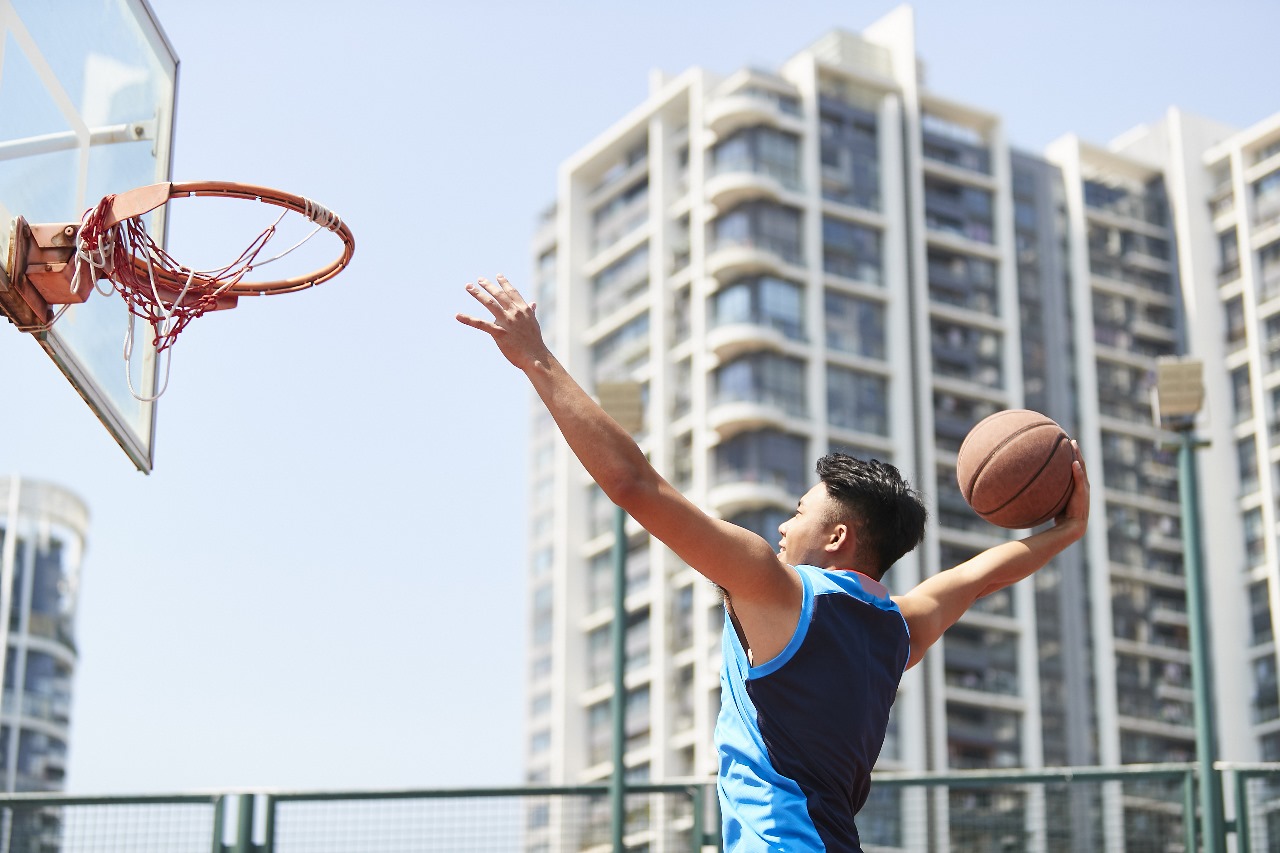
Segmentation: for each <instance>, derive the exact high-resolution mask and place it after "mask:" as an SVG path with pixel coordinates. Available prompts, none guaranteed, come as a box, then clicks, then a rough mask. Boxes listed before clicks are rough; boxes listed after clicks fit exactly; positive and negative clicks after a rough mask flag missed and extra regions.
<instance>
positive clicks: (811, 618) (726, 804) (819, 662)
mask: <svg viewBox="0 0 1280 853" xmlns="http://www.w3.org/2000/svg"><path fill="white" fill-rule="evenodd" d="M795 570H796V572H797V573H798V574H799V575H800V580H801V582H802V584H803V587H804V600H803V604H802V606H801V611H800V621H799V623H798V624H797V625H796V630H795V634H793V635H792V637H791V640H790V642H788V643H787V647H786V648H785V649H783V650H782V653H781V654H779V655H778V656H777V657H775V658H774V659H773V660H770V661H766V662H764V663H762V664H760V665H759V666H754V667H753V666H751V665H750V664H749V662H748V659H747V654H746V651H745V649H744V648H743V646H742V641H741V640H740V639H739V638H738V633H737V631H736V630H735V629H734V627H733V624H732V622H731V620H730V619H729V618H728V616H727V614H726V618H725V627H724V639H723V652H724V664H723V667H722V668H721V671H720V687H721V701H720V716H719V719H718V720H717V721H716V748H717V750H718V751H719V755H720V774H719V780H718V786H719V792H720V808H721V812H722V815H723V820H724V846H725V850H727V851H736V853H748V851H749V853H755V851H788V853H795V851H819V850H826V851H832V853H859V851H861V849H862V848H861V846H860V844H859V840H858V830H857V827H856V826H855V825H854V820H853V818H854V815H855V814H857V812H858V810H859V809H861V808H862V806H863V804H864V803H865V802H866V801H867V794H868V792H869V791H870V788H871V768H872V767H873V766H874V765H875V763H876V758H877V757H878V756H879V755H880V747H881V746H883V744H884V735H885V729H886V728H887V726H888V721H889V709H890V708H891V707H892V706H893V700H894V697H895V696H896V695H897V692H898V682H899V681H900V680H901V678H902V673H903V671H904V670H905V669H906V665H907V657H908V655H909V653H910V637H909V636H908V633H907V624H906V620H904V619H903V617H902V614H901V612H899V610H898V606H897V605H896V604H894V603H893V601H892V600H890V598H889V593H888V590H886V589H885V588H884V587H883V586H882V585H881V584H880V583H879V582H877V581H875V580H872V579H871V578H869V577H867V576H865V575H860V574H857V573H855V572H836V571H823V570H822V569H817V568H814V567H812V566H796V567H795Z"/></svg>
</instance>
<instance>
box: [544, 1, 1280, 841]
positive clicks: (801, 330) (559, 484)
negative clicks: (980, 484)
mask: <svg viewBox="0 0 1280 853" xmlns="http://www.w3.org/2000/svg"><path fill="white" fill-rule="evenodd" d="M922 74H923V72H922V67H921V65H920V63H919V61H918V58H917V55H916V50H915V38H914V19H913V15H912V12H911V10H910V9H909V8H906V7H903V8H900V9H898V10H896V11H895V12H893V13H891V14H890V15H889V16H887V17H885V18H884V19H882V20H881V21H879V22H877V23H876V24H875V25H873V26H872V27H870V28H868V29H867V30H866V31H865V32H863V33H862V34H860V35H855V34H851V33H846V32H833V33H830V34H828V35H827V36H824V37H823V38H822V39H820V40H819V41H818V42H816V43H815V44H813V45H812V46H810V47H809V48H807V49H805V50H803V51H801V52H800V53H798V54H797V55H796V56H794V57H793V58H792V59H791V60H789V61H788V62H787V63H785V64H784V65H783V66H782V68H780V69H778V70H776V71H763V70H753V69H747V70H743V71H739V72H737V73H735V74H732V75H729V76H727V77H718V76H716V75H712V74H710V73H708V72H705V71H702V70H700V69H693V70H690V71H687V72H685V73H683V74H681V75H679V76H677V77H674V78H663V77H661V76H655V78H654V79H653V80H652V81H651V83H652V84H651V93H650V96H649V98H648V99H647V100H646V101H645V102H644V103H643V104H641V105H640V106H639V107H637V108H636V109H634V110H633V111H632V112H631V113H630V114H628V115H627V116H625V117H624V118H623V119H622V120H621V121H619V122H618V123H616V124H615V125H614V126H613V127H611V128H609V129H608V130H607V131H605V132H604V133H603V134H602V135H601V136H599V137H598V138H597V139H596V140H594V141H593V142H592V143H591V144H589V145H588V146H586V147H585V148H583V149H582V150H581V151H579V152H578V153H577V154H576V155H574V156H573V157H571V158H570V159H569V160H568V161H567V162H566V163H565V164H563V166H562V168H561V171H560V176H559V187H558V196H557V199H556V204H555V206H554V208H553V209H552V210H551V211H550V212H549V213H548V214H547V216H546V218H545V219H544V222H543V223H542V227H541V229H540V231H539V234H538V236H537V238H536V240H535V247H534V249H535V257H536V272H535V278H536V280H535V281H534V282H533V285H532V287H531V288H530V289H531V290H533V292H535V293H536V298H537V301H538V305H539V315H540V316H541V318H542V321H543V324H544V329H545V331H546V333H547V338H548V342H549V343H550V345H551V347H552V349H553V350H554V351H555V352H556V353H557V354H558V356H559V357H560V358H561V360H562V361H563V362H564V363H565V365H566V366H567V368H568V369H569V371H570V372H571V373H572V374H573V375H574V376H575V377H577V378H578V379H579V381H581V382H582V383H583V385H584V386H585V387H587V388H588V390H590V389H591V388H592V387H594V386H595V385H596V384H597V383H600V382H605V381H612V380H618V379H630V380H635V381H638V382H640V383H642V385H643V388H644V397H645V406H646V417H645V428H644V431H643V432H642V433H641V434H640V435H639V436H637V438H638V440H639V442H640V444H641V446H642V448H643V449H644V450H645V451H646V452H647V453H648V455H649V457H650V459H651V460H652V462H653V463H654V465H655V466H656V467H657V468H658V469H659V470H660V471H661V472H662V473H663V474H664V475H665V476H666V477H667V478H668V479H669V480H670V481H671V482H672V483H674V484H675V485H676V486H677V487H678V488H680V489H681V490H682V491H684V492H685V493H686V494H687V495H689V496H690V498H691V499H693V500H694V501H695V502H696V503H698V504H699V505H700V506H702V507H704V508H706V509H707V510H708V511H710V512H712V513H715V514H717V515H719V516H721V517H723V518H726V519H729V520H731V521H734V522H736V523H739V524H741V525H743V526H745V527H748V528H750V529H753V530H756V531H757V532H759V533H760V534H761V535H763V536H765V537H766V538H767V539H768V540H769V541H771V542H776V540H777V530H776V528H777V525H778V523H779V522H781V521H782V520H784V519H785V518H787V517H788V516H789V515H790V513H791V511H792V509H793V507H794V505H795V502H796V500H797V499H798V497H799V495H801V494H803V492H804V491H805V490H806V489H807V488H808V487H809V486H810V485H812V482H813V481H814V475H813V465H814V462H815V460H816V459H817V458H818V457H819V456H821V455H822V454H824V453H826V452H828V451H830V450H840V451H845V452H850V453H853V454H855V455H859V456H864V457H866V456H872V457H876V458H879V459H882V460H886V461H889V462H892V463H893V464H895V465H897V466H898V467H899V468H900V469H901V470H902V471H903V473H904V475H905V476H906V477H907V478H908V479H909V480H910V481H911V482H912V483H913V484H914V485H915V486H916V487H917V488H918V489H919V490H921V491H922V492H923V493H924V495H925V498H926V503H927V506H928V508H929V511H930V516H931V519H932V523H931V526H930V528H929V532H928V534H927V536H926V541H925V543H924V544H923V545H922V546H921V548H919V549H917V551H916V552H915V553H913V554H911V555H908V556H907V557H905V558H904V559H903V560H902V561H900V562H899V563H898V564H897V565H896V566H895V567H894V568H893V570H892V571H891V572H890V573H889V574H888V575H887V576H886V582H887V583H888V585H889V586H890V588H891V589H894V590H898V591H905V590H907V589H909V588H910V587H912V586H913V585H914V584H915V583H917V582H918V581H919V580H920V579H922V578H924V577H927V576H929V575H932V574H934V573H936V572H938V571H941V570H943V569H945V568H949V567H950V566H953V565H955V564H957V563H959V562H962V561H963V560H965V559H967V558H968V557H969V556H971V555H973V554H974V553H976V552H978V551H980V550H983V549H985V548H987V547H990V546H992V545H995V544H998V543H999V542H1001V541H1003V540H1004V539H1005V538H1006V535H1007V534H1006V533H1005V531H1002V530H999V529H997V528H994V527H992V526H990V525H988V524H986V523H985V522H982V521H981V520H980V519H978V518H977V517H976V516H975V515H974V514H973V513H972V511H970V510H969V509H968V507H967V506H966V505H965V504H964V502H963V500H962V499H961V498H960V494H959V490H958V488H957V487H956V484H955V462H956V451H957V450H958V448H959V445H960V442H961V440H962V439H963V437H964V435H965V434H966V432H967V431H968V429H969V428H970V427H971V426H972V425H973V424H975V423H977V421H979V420H981V419H982V418H983V417H985V416H986V415H988V414H991V413H993V412H995V411H998V410H1001V409H1007V408H1020V407H1028V408H1034V409H1037V410H1040V411H1044V412H1045V413H1047V414H1049V415H1050V416H1052V417H1054V418H1055V419H1056V420H1058V421H1059V422H1060V423H1061V424H1063V426H1064V427H1066V428H1067V430H1068V431H1069V432H1071V433H1072V434H1073V435H1075V436H1077V437H1078V438H1079V439H1080V442H1081V445H1082V447H1083V448H1084V449H1085V451H1086V452H1087V453H1088V454H1089V460H1090V462H1091V463H1092V466H1093V467H1092V469H1091V473H1092V480H1093V494H1094V500H1093V507H1092V512H1093V517H1092V520H1091V530H1090V534H1089V537H1088V538H1087V539H1086V541H1085V542H1083V543H1081V545H1079V546H1076V547H1074V548H1072V549H1069V551H1068V552H1067V553H1065V554H1064V555H1062V556H1061V557H1060V558H1058V559H1057V560H1055V561H1054V562H1053V563H1052V564H1051V565H1050V566H1049V567H1047V568H1046V569H1045V570H1043V571H1042V572H1040V573H1039V574H1038V575H1037V576H1036V578H1035V580H1034V581H1031V582H1026V583H1022V584H1018V585H1016V586H1014V587H1012V588H1009V589H1007V590H1004V591H1001V592H1000V593H998V594H996V595H993V596H991V597H989V598H987V599H984V600H982V601H981V602H980V603H979V605H978V606H977V607H975V608H974V610H973V611H972V612H971V613H969V614H967V615H966V616H965V617H964V618H963V619H962V620H961V621H960V623H958V624H957V625H956V626H955V627H954V628H953V629H952V630H951V631H949V632H948V633H947V634H946V636H945V637H944V639H943V640H942V641H941V642H940V643H939V645H938V646H937V647H936V648H935V649H934V650H932V651H931V652H930V654H929V656H928V657H927V658H926V660H925V662H924V663H923V664H921V665H920V666H917V667H916V668H914V669H913V670H911V671H910V672H909V673H907V675H906V677H905V678H904V680H903V683H902V687H901V690H900V692H899V695H898V700H897V703H896V705H895V709H894V716H893V721H892V724H891V727H890V730H889V732H888V737H887V739H886V742H885V746H884V750H883V752H882V754H881V758H880V763H879V765H878V766H879V768H881V769H894V770H905V771H926V770H929V771H942V770H948V769H968V768H1013V767H1025V768H1038V767H1046V766H1060V765H1068V764H1071V765H1092V764H1104V765H1113V764H1120V763H1144V762H1155V761H1180V760H1189V759H1190V758H1191V757H1192V756H1193V755H1194V731H1193V727H1192V715H1191V707H1192V706H1191V697H1192V694H1191V688H1190V673H1189V664H1190V653H1189V650H1188V641H1187V618H1186V605H1185V584H1184V582H1183V574H1182V553H1181V547H1182V546H1181V539H1180V533H1179V507H1178V487H1177V478H1176V465H1175V454H1174V452H1173V451H1172V450H1169V449H1165V448H1164V446H1163V445H1162V437H1161V435H1160V434H1159V433H1158V432H1157V430H1156V429H1155V427H1154V426H1153V421H1152V413H1151V400H1150V396H1149V387H1150V382H1151V376H1152V374H1153V370H1154V365H1155V359H1156V358H1158V357H1160V356H1164V355H1174V354H1181V353H1185V352H1189V353H1191V354H1195V355H1200V356H1201V357H1203V358H1205V360H1206V363H1207V365H1208V374H1207V377H1206V378H1207V380H1208V385H1209V386H1210V398H1209V404H1208V406H1207V407H1206V408H1207V410H1208V411H1209V416H1208V417H1207V418H1206V419H1205V421H1204V429H1205V432H1206V436H1205V437H1206V438H1209V439H1211V441H1212V445H1211V447H1210V448H1209V449H1208V450H1206V451H1202V454H1204V455H1202V457H1201V461H1202V469H1201V470H1202V478H1201V481H1202V491H1203V495H1204V500H1203V502H1202V513H1203V517H1204V519H1205V524H1206V530H1210V531H1212V535H1211V536H1210V537H1207V539H1206V542H1207V546H1206V554H1205V557H1206V564H1207V566H1208V571H1209V573H1210V576H1211V579H1212V583H1211V587H1212V588H1211V591H1210V598H1211V606H1212V613H1211V618H1212V621H1213V624H1214V626H1215V629H1214V638H1213V639H1214V642H1215V647H1214V648H1215V664H1216V666H1215V678H1216V681H1217V685H1216V686H1217V689H1218V694H1219V696H1220V697H1221V698H1220V699H1219V703H1218V705H1219V708H1220V709H1221V710H1220V713H1219V723H1220V731H1219V742H1220V745H1221V749H1220V757H1222V758H1226V759H1230V760H1258V759H1268V760H1275V759H1276V758H1277V755H1278V754H1280V753H1278V752H1277V747H1280V736H1278V735H1277V732H1278V731H1280V728H1278V727H1280V707H1277V706H1278V704H1280V698H1278V694H1277V687H1276V650H1275V644H1274V641H1273V636H1274V632H1273V622H1274V617H1273V614H1275V613H1276V612H1277V606H1278V605H1280V601H1278V600H1277V598H1276V596H1277V594H1278V590H1280V584H1278V583H1277V581H1278V580H1280V578H1278V576H1277V569H1278V565H1277V555H1276V542H1277V540H1276V535H1275V531H1276V530H1277V526H1276V525H1277V518H1276V513H1277V502H1276V496H1277V494H1280V491H1278V489H1280V482H1278V481H1280V428H1278V425H1280V343H1278V342H1280V224H1278V223H1280V120H1277V121H1273V122H1270V123H1264V124H1263V125H1260V126H1259V127H1258V128H1256V129H1253V130H1250V131H1246V132H1243V133H1235V132H1233V131H1231V130H1230V129H1227V128H1221V127H1219V126H1216V125H1213V124H1211V123H1208V122H1203V121H1200V120H1197V119H1193V118H1191V117H1188V116H1184V115H1182V114H1180V113H1177V112H1171V113H1170V115H1169V116H1167V117H1166V119H1165V120H1164V121H1163V122H1161V123H1160V124H1158V125H1156V126H1154V127H1152V128H1146V129H1143V130H1142V131H1141V132H1135V133H1134V134H1131V135H1130V136H1128V137H1126V139H1124V140H1121V141H1120V142H1118V143H1117V144H1115V145H1113V146H1110V147H1099V146H1093V145H1090V144H1087V143H1085V142H1082V141H1079V140H1076V139H1074V138H1067V139H1063V140H1060V141H1059V142H1057V143H1055V144H1054V145H1053V146H1052V147H1051V148H1050V150H1049V151H1048V152H1046V154H1045V155H1044V156H1038V155H1031V154H1027V153H1024V152H1018V151H1014V150H1011V149H1010V147H1009V145H1008V142H1007V140H1006V138H1005V134H1004V129H1003V124H1002V121H1001V119H1000V118H999V117H998V116H995V115H992V114H990V113H987V112H985V111H983V110H980V109H976V108H973V107H970V106H966V105H963V104H958V103H955V102H952V101H949V100H946V99H943V98H940V97H938V96H936V95H934V94H932V93H930V91H929V90H928V88H927V86H926V85H925V83H924V81H923V79H922ZM1273 175H1274V177H1273ZM1273 187H1274V189H1273ZM1273 208H1274V210H1273ZM1268 241H1271V242H1270V243H1269V242H1268ZM1269 246H1271V247H1272V248H1271V249H1269V248H1268V247H1269ZM1272 255H1275V257H1274V258H1272ZM1224 329H1225V330H1226V331H1225V332H1224ZM1242 373H1243V374H1244V375H1245V377H1246V378H1239V375H1240V374H1242ZM1228 412H1229V413H1232V414H1230V415H1229V416H1227V415H1225V414H1224V413H1228ZM531 430H532V433H531V434H532V441H531V472H530V484H531V495H530V513H531V516H530V518H531V521H530V525H531V526H530V601H531V611H530V620H531V622H530V632H531V633H530V645H529V688H528V695H529V701H530V704H529V710H528V732H529V737H528V755H527V762H526V764H527V780H528V781H529V782H531V783H558V784H570V783H580V782H595V781H603V780H605V779H606V778H607V777H608V775H609V774H610V773H611V770H612V768H611V764H610V736H611V722H610V716H609V703H610V699H611V695H612V686H611V665H612V659H611V647H610V643H609V631H610V626H611V623H612V621H613V619H614V614H613V611H612V586H611V584H612V561H611V547H612V544H613V536H612V525H611V519H612V505H611V504H609V502H608V501H607V500H606V499H604V498H603V496H602V495H601V493H600V492H599V490H598V489H597V488H596V487H595V486H594V485H593V484H592V483H591V482H590V480H589V479H588V478H587V477H586V475H585V473H584V472H583V471H582V469H581V467H580V466H579V465H578V464H577V462H576V461H575V460H574V459H573V457H572V455H571V454H570V453H569V451H568V450H567V448H566V447H565V446H564V444H563V441H562V440H561V439H560V437H559V435H558V433H557V432H556V429H555V426H554V424H553V423H552V422H551V420H550V418H549V417H548V416H547V415H546V414H545V412H544V411H542V410H541V408H540V407H539V406H536V405H535V406H534V414H533V423H532V425H531ZM628 547H629V558H628V568H627V605H626V608H627V614H626V624H627V655H626V657H627V661H626V665H627V674H626V683H627V701H626V704H627V753H626V764H627V767H628V773H629V775H630V776H631V777H632V778H635V779H649V780H654V781H658V780H667V779H672V778H685V777H707V776H709V775H711V774H713V773H714V769H715V766H716V759H715V755H714V749H713V745H712V739H711V731H712V728H713V724H714V720H715V716H716V712H717V709H718V704H719V680H718V665H719V636H720V629H721V624H722V621H723V610H722V607H721V604H720V600H719V595H718V592H717V590H716V589H715V588H714V587H713V586H711V585H710V584H709V583H707V582H706V581H704V580H703V579H701V577H700V576H698V575H697V574H696V573H694V572H693V571H692V570H690V569H689V568H688V567H687V566H684V565H683V564H682V563H681V562H680V561H679V560H677V559H676V558H675V556H674V555H673V554H671V553H670V552H669V551H668V550H667V549H666V548H665V547H664V546H662V545H661V543H658V542H656V541H653V540H651V539H650V538H649V537H648V536H647V535H646V534H645V533H644V532H643V531H642V530H640V529H639V528H638V527H635V526H632V527H631V528H629V532H628ZM1219 627H1221V630H1219ZM1246 648H1247V649H1248V650H1249V651H1248V655H1247V656H1242V655H1241V650H1242V649H1246ZM1242 696H1251V697H1253V701H1252V703H1249V704H1247V705H1246V703H1243V702H1242V701H1241V699H1240V697H1242ZM872 796H873V803H872V804H871V805H869V806H868V808H867V809H866V810H865V811H864V816H866V818H865V820H864V821H861V822H860V826H861V827H862V830H863V835H864V840H866V839H867V838H868V833H870V834H871V837H873V838H879V839H880V840H881V843H885V844H891V845H894V846H896V845H899V844H901V845H904V846H911V844H912V843H913V841H915V840H919V839H918V838H913V836H912V833H923V832H927V831H928V830H927V829H925V828H923V825H921V826H915V825H909V824H907V823H905V822H904V821H902V820H901V819H900V817H901V814H902V812H901V809H903V808H905V807H907V804H905V803H900V802H896V801H895V802H890V801H887V800H884V801H879V802H877V801H876V800H875V798H876V797H878V796H880V795H878V794H877V793H876V792H875V791H873V794H872ZM885 796H889V795H885ZM873 806H874V807H873ZM939 808H940V811H938V812H935V814H936V815H937V816H938V817H939V818H940V819H942V820H945V810H946V808H947V806H946V805H945V804H943V805H942V806H941V807H939ZM1148 817H1149V816H1148ZM603 819H604V820H605V821H606V822H607V819H608V816H607V814H605V815H604V816H603ZM873 821H874V823H872V822H873ZM913 826H914V828H913ZM977 841H978V839H977V837H976V836H975V838H974V843H977Z"/></svg>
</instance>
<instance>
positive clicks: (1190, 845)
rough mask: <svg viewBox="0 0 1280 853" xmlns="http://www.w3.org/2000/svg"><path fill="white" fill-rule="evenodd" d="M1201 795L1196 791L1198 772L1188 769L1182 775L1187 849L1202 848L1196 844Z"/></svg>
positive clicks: (1184, 834) (1183, 813)
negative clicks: (1197, 810) (1197, 805)
mask: <svg viewBox="0 0 1280 853" xmlns="http://www.w3.org/2000/svg"><path fill="white" fill-rule="evenodd" d="M1198 802H1199V797H1198V796H1197V791H1196V772H1195V771H1194V770H1187V772H1186V775H1185V776H1183V777H1182V836H1183V838H1184V839H1185V843H1186V845H1187V850H1189V851H1195V850H1199V849H1200V848H1199V847H1197V846H1196V837H1197V833H1196V829H1197V824H1198V821H1197V818H1196V804H1197V803H1198Z"/></svg>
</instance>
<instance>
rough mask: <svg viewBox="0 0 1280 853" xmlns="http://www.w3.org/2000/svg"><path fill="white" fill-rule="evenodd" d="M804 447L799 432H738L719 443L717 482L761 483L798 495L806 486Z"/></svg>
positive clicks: (716, 451)
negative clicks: (794, 433)
mask: <svg viewBox="0 0 1280 853" xmlns="http://www.w3.org/2000/svg"><path fill="white" fill-rule="evenodd" d="M805 451H806V442H805V440H804V439H803V438H801V437H800V436H798V435H790V434H788V433H783V432H778V431H776V430H769V429H763V430H756V431H753V432H744V433H739V434H738V435H735V436H733V437H732V438H729V439H727V440H725V441H722V442H720V444H718V445H716V448H715V481H716V484H717V485H720V484H724V483H741V482H747V483H761V484H765V485H771V486H777V487H779V488H782V489H784V490H785V491H787V492H789V493H790V494H793V495H796V496H797V497H798V496H799V495H801V494H803V493H804V492H805V491H806V489H807V486H806V485H805V483H806V481H807V479H808V475H807V472H808V470H809V467H810V466H809V464H808V461H807V459H806V458H805Z"/></svg>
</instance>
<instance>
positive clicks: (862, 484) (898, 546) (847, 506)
mask: <svg viewBox="0 0 1280 853" xmlns="http://www.w3.org/2000/svg"><path fill="white" fill-rule="evenodd" d="M818 478H819V479H820V480H821V481H822V483H823V485H825V486H826V487H827V494H828V495H830V496H831V498H832V499H833V500H834V501H835V502H836V503H837V504H838V505H839V506H840V507H841V508H842V509H843V510H844V511H845V512H846V513H847V516H846V518H844V519H832V521H840V520H844V521H849V522H851V523H852V525H853V527H854V534H855V536H856V537H857V540H856V541H857V546H858V552H859V553H860V554H861V555H862V556H863V557H864V558H866V560H867V563H868V566H867V567H868V568H872V567H874V570H875V571H877V572H879V575H878V576H877V577H883V576H884V573H885V572H887V571H889V567H890V566H892V565H893V564H894V563H896V562H897V561H898V558H899V557H901V556H902V555H903V554H906V553H907V552H908V551H910V550H912V549H913V548H915V547H916V546H917V545H919V544H920V542H921V541H922V540H923V539H924V525H925V520H926V518H927V517H928V512H927V511H926V510H925V508H924V503H923V502H922V501H921V499H920V494H919V493H918V492H916V491H915V490H914V489H912V488H911V486H910V485H909V484H908V483H907V481H906V480H904V479H902V474H901V473H899V471H898V469H897V468H895V467H894V466H892V465H890V464H889V463H887V462H881V461H880V460H879V459H869V460H863V459H858V458H856V457H853V456H849V455H848V454H845V453H828V454H827V455H826V456H824V457H822V458H821V459H819V460H818Z"/></svg>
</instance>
